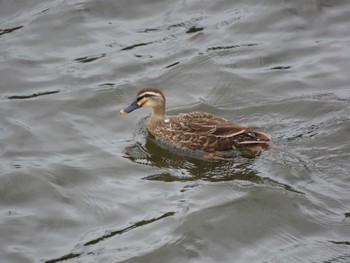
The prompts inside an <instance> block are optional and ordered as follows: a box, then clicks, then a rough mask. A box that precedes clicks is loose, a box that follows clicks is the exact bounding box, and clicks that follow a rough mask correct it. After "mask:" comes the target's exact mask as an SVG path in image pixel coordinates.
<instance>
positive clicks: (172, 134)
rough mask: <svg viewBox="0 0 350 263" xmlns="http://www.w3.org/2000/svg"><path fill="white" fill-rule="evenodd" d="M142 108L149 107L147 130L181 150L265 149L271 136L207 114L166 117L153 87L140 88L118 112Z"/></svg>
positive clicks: (193, 113)
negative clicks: (150, 109) (133, 97)
mask: <svg viewBox="0 0 350 263" xmlns="http://www.w3.org/2000/svg"><path fill="white" fill-rule="evenodd" d="M141 107H151V108H152V114H151V116H150V117H149V118H148V120H147V129H148V131H149V132H150V133H151V134H152V135H153V136H154V137H155V138H157V139H159V140H160V141H161V142H163V143H165V144H168V145H171V146H174V147H176V148H180V149H190V150H200V151H204V152H208V153H211V152H217V151H226V150H232V149H234V148H249V147H255V148H256V147H258V148H259V149H262V148H266V146H267V142H268V141H270V140H271V137H270V136H269V135H267V134H265V133H262V132H258V131H257V127H254V126H242V125H239V124H236V123H234V122H232V121H229V120H226V119H224V118H222V117H220V116H216V115H212V114H210V113H207V112H201V111H195V112H190V113H184V114H178V115H172V116H168V115H166V114H165V97H164V94H163V93H162V91H161V90H160V89H158V88H155V87H146V88H143V89H142V90H141V91H139V93H137V96H136V99H135V101H133V102H132V103H131V104H130V105H129V106H128V107H126V108H125V109H122V110H120V114H128V113H130V112H132V111H133V110H136V109H138V108H141Z"/></svg>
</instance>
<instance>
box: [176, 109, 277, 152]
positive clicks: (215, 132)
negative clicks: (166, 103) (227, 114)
mask: <svg viewBox="0 0 350 263" xmlns="http://www.w3.org/2000/svg"><path fill="white" fill-rule="evenodd" d="M170 118H173V119H172V121H171V122H170V123H171V130H177V131H182V132H185V133H192V134H196V135H198V136H205V137H215V138H216V140H218V141H222V142H224V141H226V142H227V143H230V144H236V145H242V146H244V145H245V144H256V143H264V142H267V141H269V140H271V138H270V136H268V135H267V134H265V133H262V132H258V131H257V129H258V127H255V126H243V125H239V124H237V123H235V122H232V121H229V120H226V119H224V118H222V117H220V116H216V115H212V114H210V113H207V112H191V113H186V114H180V115H176V116H171V117H170Z"/></svg>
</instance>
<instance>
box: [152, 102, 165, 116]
mask: <svg viewBox="0 0 350 263" xmlns="http://www.w3.org/2000/svg"><path fill="white" fill-rule="evenodd" d="M151 118H154V119H164V118H165V105H160V106H158V107H153V109H152V115H151Z"/></svg>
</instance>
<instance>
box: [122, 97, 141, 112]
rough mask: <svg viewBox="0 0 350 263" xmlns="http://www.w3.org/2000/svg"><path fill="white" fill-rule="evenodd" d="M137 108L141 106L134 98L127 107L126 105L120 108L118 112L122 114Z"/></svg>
mask: <svg viewBox="0 0 350 263" xmlns="http://www.w3.org/2000/svg"><path fill="white" fill-rule="evenodd" d="M138 108H141V106H140V105H138V104H137V102H136V100H135V101H133V102H132V103H131V104H130V105H129V106H128V107H126V108H125V109H121V110H120V111H119V113H120V114H122V115H125V114H128V113H130V112H132V111H134V110H136V109H138Z"/></svg>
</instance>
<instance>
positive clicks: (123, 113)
mask: <svg viewBox="0 0 350 263" xmlns="http://www.w3.org/2000/svg"><path fill="white" fill-rule="evenodd" d="M119 113H120V114H121V115H125V114H128V113H127V112H126V111H124V109H121V110H120V111H119Z"/></svg>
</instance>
